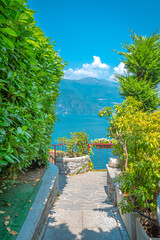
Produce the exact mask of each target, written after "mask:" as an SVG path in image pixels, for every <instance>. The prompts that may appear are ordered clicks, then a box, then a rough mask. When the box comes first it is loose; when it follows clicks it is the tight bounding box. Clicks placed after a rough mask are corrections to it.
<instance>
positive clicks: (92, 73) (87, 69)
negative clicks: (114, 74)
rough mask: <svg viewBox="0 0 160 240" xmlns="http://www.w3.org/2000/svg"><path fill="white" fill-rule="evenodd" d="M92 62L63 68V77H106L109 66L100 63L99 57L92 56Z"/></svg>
mask: <svg viewBox="0 0 160 240" xmlns="http://www.w3.org/2000/svg"><path fill="white" fill-rule="evenodd" d="M93 58H94V61H93V63H91V64H89V63H86V64H83V65H82V68H76V69H75V70H74V69H73V68H69V69H68V70H64V78H66V79H75V80H78V79H81V78H85V77H95V78H99V79H106V78H107V76H108V75H109V69H110V66H109V65H107V64H106V63H102V62H101V59H100V57H97V56H93Z"/></svg>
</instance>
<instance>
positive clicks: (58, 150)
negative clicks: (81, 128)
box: [49, 143, 66, 164]
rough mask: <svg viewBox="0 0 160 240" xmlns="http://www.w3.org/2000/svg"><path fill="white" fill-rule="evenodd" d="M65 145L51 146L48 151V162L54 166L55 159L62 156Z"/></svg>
mask: <svg viewBox="0 0 160 240" xmlns="http://www.w3.org/2000/svg"><path fill="white" fill-rule="evenodd" d="M65 150H66V149H65V144H64V143H59V144H51V149H50V152H49V153H50V158H49V161H50V162H52V163H54V164H56V157H57V156H59V157H61V156H62V153H63V152H65Z"/></svg>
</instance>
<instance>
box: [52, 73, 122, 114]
mask: <svg viewBox="0 0 160 240" xmlns="http://www.w3.org/2000/svg"><path fill="white" fill-rule="evenodd" d="M120 102H122V98H121V97H120V95H119V93H118V83H116V82H111V81H107V80H104V79H96V78H91V77H90V78H83V79H80V80H69V79H63V80H62V81H61V83H60V96H59V98H58V102H57V109H56V113H57V114H58V115H68V114H77V115H90V114H91V115H97V114H98V111H99V110H100V109H101V108H103V107H105V106H113V105H115V104H117V103H120Z"/></svg>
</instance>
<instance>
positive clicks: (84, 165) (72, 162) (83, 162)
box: [56, 155, 90, 175]
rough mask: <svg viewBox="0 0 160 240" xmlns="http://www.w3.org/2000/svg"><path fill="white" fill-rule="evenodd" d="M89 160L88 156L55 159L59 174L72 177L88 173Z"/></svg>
mask: <svg viewBox="0 0 160 240" xmlns="http://www.w3.org/2000/svg"><path fill="white" fill-rule="evenodd" d="M89 164H90V158H89V156H88V155H87V156H82V157H74V158H67V157H62V158H57V159H56V166H57V167H58V168H59V173H60V174H64V175H73V174H78V173H82V172H87V171H89Z"/></svg>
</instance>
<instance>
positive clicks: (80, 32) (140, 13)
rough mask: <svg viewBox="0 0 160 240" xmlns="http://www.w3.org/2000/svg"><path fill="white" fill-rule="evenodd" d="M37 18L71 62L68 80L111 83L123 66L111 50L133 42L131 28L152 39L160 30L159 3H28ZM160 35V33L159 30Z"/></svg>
mask: <svg viewBox="0 0 160 240" xmlns="http://www.w3.org/2000/svg"><path fill="white" fill-rule="evenodd" d="M28 5H29V6H30V8H31V9H33V10H36V11H37V13H35V15H34V17H35V20H36V21H37V26H39V27H40V28H41V29H42V31H44V33H45V35H46V36H47V37H52V39H53V40H54V41H56V46H55V50H57V51H58V52H59V55H60V56H61V57H62V58H63V59H64V61H67V62H68V65H67V66H66V69H65V70H66V71H65V77H66V78H70V79H79V78H82V77H89V76H92V77H97V78H104V79H110V80H112V78H113V75H114V73H123V71H124V65H123V64H122V63H121V62H120V59H119V58H120V57H119V55H118V54H117V53H115V52H113V51H112V50H115V49H116V50H118V51H120V50H122V48H121V44H122V43H125V41H128V42H131V38H130V37H129V35H130V32H129V29H132V30H133V31H134V32H135V33H137V34H140V35H147V36H149V35H150V34H151V33H153V32H154V31H156V29H157V28H159V27H160V0H29V1H28ZM159 32H160V31H159Z"/></svg>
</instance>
